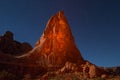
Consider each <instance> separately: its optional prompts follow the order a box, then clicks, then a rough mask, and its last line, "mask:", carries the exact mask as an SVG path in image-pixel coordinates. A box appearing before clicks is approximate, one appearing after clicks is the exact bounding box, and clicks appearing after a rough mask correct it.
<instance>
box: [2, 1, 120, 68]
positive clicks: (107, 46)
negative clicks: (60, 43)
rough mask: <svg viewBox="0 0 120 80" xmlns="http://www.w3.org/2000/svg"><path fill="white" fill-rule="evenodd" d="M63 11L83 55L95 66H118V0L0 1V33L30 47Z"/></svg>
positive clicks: (119, 5)
mask: <svg viewBox="0 0 120 80" xmlns="http://www.w3.org/2000/svg"><path fill="white" fill-rule="evenodd" d="M60 10H64V13H65V16H66V17H67V19H68V22H69V25H70V27H71V30H72V33H73V35H74V38H75V41H76V45H77V47H78V48H79V50H80V52H81V54H82V55H83V57H84V58H85V59H87V60H89V61H90V62H92V63H94V64H96V65H98V66H104V67H108V66H120V0H0V35H2V34H3V33H4V32H5V31H7V30H10V31H12V32H13V33H14V36H15V40H17V41H20V42H24V41H25V42H29V43H30V44H31V45H32V46H33V47H34V44H35V43H36V41H37V40H38V39H39V38H40V36H41V34H42V32H43V30H44V29H45V26H46V23H47V21H48V19H49V18H50V17H51V16H52V15H53V14H55V13H56V12H58V11H60Z"/></svg>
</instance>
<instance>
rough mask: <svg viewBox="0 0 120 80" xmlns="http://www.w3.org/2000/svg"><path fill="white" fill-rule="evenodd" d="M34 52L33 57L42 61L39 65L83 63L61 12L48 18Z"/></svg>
mask: <svg viewBox="0 0 120 80" xmlns="http://www.w3.org/2000/svg"><path fill="white" fill-rule="evenodd" d="M34 51H35V53H34V54H33V56H34V57H35V58H36V59H38V58H39V59H40V61H41V60H42V61H41V63H40V64H42V63H44V62H45V63H46V64H47V65H64V64H65V63H66V62H67V61H69V62H73V63H80V64H81V63H82V62H83V61H84V60H83V58H82V56H81V54H80V52H79V50H78V49H77V47H76V45H75V42H74V38H73V36H72V33H71V30H70V27H69V24H68V22H67V19H66V17H65V16H64V13H63V11H60V12H58V13H57V14H55V15H54V16H52V17H51V18H50V20H49V21H48V23H47V25H46V29H45V30H44V32H43V34H42V36H41V38H40V40H38V41H37V43H36V45H35V48H34ZM40 57H41V58H42V59H41V58H40ZM38 62H39V61H38Z"/></svg>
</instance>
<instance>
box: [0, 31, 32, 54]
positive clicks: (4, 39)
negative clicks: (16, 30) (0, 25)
mask: <svg viewBox="0 0 120 80" xmlns="http://www.w3.org/2000/svg"><path fill="white" fill-rule="evenodd" d="M31 49H32V46H31V45H30V44H29V43H26V42H24V43H20V42H18V41H15V40H14V38H13V33H12V32H10V31H6V33H5V34H4V35H3V36H0V51H1V52H3V53H5V54H13V55H16V54H21V53H26V52H28V51H30V50H31Z"/></svg>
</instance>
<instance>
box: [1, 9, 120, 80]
mask: <svg viewBox="0 0 120 80" xmlns="http://www.w3.org/2000/svg"><path fill="white" fill-rule="evenodd" d="M119 76H120V67H112V68H104V67H99V66H96V65H95V64H93V63H91V62H89V61H87V60H85V59H84V58H83V57H82V55H81V53H80V51H79V50H78V48H77V47H76V44H75V41H74V37H73V35H72V32H71V30H70V26H69V24H68V22H67V19H66V17H65V16H64V13H63V11H60V12H58V13H57V14H55V15H53V16H52V17H51V18H50V20H49V21H48V23H47V25H46V28H45V30H44V32H43V34H42V36H41V37H40V39H39V40H38V41H37V42H36V44H35V47H34V48H32V47H31V46H30V45H29V44H28V43H20V42H18V41H15V40H14V39H13V33H12V32H10V31H7V32H6V33H5V34H4V35H3V36H0V80H120V77H119Z"/></svg>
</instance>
